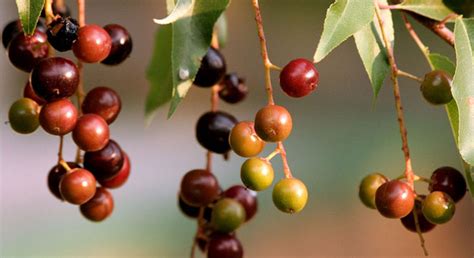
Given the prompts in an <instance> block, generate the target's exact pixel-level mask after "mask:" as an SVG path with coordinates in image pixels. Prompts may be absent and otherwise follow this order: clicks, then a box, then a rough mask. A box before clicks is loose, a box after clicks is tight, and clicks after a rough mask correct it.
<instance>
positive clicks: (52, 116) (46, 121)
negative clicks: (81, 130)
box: [39, 99, 78, 135]
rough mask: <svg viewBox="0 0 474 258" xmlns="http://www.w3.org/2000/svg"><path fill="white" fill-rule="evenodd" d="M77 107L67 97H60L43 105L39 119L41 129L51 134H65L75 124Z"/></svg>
mask: <svg viewBox="0 0 474 258" xmlns="http://www.w3.org/2000/svg"><path fill="white" fill-rule="evenodd" d="M77 116H78V113H77V109H76V107H75V106H74V104H72V102H71V101H70V100H69V99H60V100H57V101H54V102H50V103H48V104H46V105H44V106H43V108H42V109H41V112H40V116H39V121H40V124H41V127H43V129H44V130H45V131H46V132H48V133H50V134H52V135H65V134H68V133H69V132H71V131H72V130H73V129H74V127H75V126H76V122H77Z"/></svg>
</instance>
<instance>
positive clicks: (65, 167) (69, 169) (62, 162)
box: [59, 159, 72, 172]
mask: <svg viewBox="0 0 474 258" xmlns="http://www.w3.org/2000/svg"><path fill="white" fill-rule="evenodd" d="M59 164H60V165H61V166H63V168H64V169H66V171H67V172H71V170H72V169H71V167H70V166H69V165H68V164H67V162H66V161H64V160H63V159H60V160H59Z"/></svg>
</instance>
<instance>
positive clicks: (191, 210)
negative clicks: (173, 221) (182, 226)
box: [178, 194, 201, 219]
mask: <svg viewBox="0 0 474 258" xmlns="http://www.w3.org/2000/svg"><path fill="white" fill-rule="evenodd" d="M178 207H179V210H180V211H181V212H182V213H183V214H184V215H186V216H188V217H190V218H193V219H195V218H197V217H198V216H199V211H200V210H201V207H199V206H192V205H189V204H187V203H186V202H185V201H183V197H182V196H181V194H178Z"/></svg>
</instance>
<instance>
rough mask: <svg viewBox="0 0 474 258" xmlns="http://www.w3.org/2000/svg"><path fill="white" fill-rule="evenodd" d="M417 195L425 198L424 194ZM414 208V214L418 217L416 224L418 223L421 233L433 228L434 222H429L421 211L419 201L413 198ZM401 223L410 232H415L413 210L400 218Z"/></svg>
mask: <svg viewBox="0 0 474 258" xmlns="http://www.w3.org/2000/svg"><path fill="white" fill-rule="evenodd" d="M418 197H420V198H422V199H425V198H426V196H424V195H419V196H418ZM415 209H416V216H417V217H418V224H419V225H420V231H421V233H426V232H429V231H431V230H432V229H433V228H435V227H436V225H435V224H433V223H431V222H429V221H428V220H427V219H426V218H425V216H424V215H423V213H422V212H421V201H419V200H418V199H416V200H415ZM400 221H401V222H402V225H403V226H404V227H405V228H406V229H408V230H409V231H411V232H414V233H416V232H417V231H416V225H415V217H414V214H413V211H412V212H410V213H409V214H408V215H407V216H405V217H403V218H401V219H400Z"/></svg>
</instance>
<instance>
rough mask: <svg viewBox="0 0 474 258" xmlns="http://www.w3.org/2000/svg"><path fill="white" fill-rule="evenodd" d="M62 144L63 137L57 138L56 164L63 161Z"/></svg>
mask: <svg viewBox="0 0 474 258" xmlns="http://www.w3.org/2000/svg"><path fill="white" fill-rule="evenodd" d="M63 144H64V136H62V135H60V136H59V150H58V163H59V162H61V160H62V159H63Z"/></svg>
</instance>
